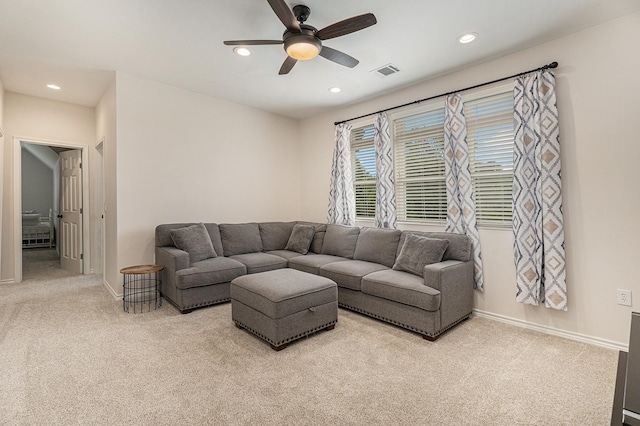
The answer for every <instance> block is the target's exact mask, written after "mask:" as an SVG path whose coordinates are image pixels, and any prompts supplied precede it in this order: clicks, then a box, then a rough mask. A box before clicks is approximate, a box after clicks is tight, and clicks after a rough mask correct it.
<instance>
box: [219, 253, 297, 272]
mask: <svg viewBox="0 0 640 426" xmlns="http://www.w3.org/2000/svg"><path fill="white" fill-rule="evenodd" d="M231 259H233V260H237V261H238V262H240V263H242V264H243V265H245V266H246V267H247V274H257V273H258V272H265V271H272V270H274V269H282V268H286V267H287V259H284V258H282V257H280V256H276V255H273V254H268V253H246V254H236V255H234V256H231Z"/></svg>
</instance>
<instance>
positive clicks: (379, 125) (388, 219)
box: [373, 112, 396, 229]
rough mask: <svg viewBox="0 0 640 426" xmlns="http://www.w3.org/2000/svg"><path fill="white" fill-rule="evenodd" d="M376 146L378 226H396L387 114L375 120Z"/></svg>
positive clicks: (393, 227)
mask: <svg viewBox="0 0 640 426" xmlns="http://www.w3.org/2000/svg"><path fill="white" fill-rule="evenodd" d="M373 128H374V131H375V133H374V137H373V140H374V145H375V148H376V175H377V179H376V227H377V228H392V229H395V227H396V193H395V188H394V184H393V150H392V148H391V135H390V134H389V120H388V119H387V114H385V113H384V112H381V113H380V114H377V115H376V117H375V120H374V122H373Z"/></svg>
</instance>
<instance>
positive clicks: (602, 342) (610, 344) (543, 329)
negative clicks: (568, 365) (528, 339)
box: [473, 309, 629, 351]
mask: <svg viewBox="0 0 640 426" xmlns="http://www.w3.org/2000/svg"><path fill="white" fill-rule="evenodd" d="M473 314H474V315H477V316H478V317H481V318H487V319H490V320H493V321H498V322H502V323H506V324H510V325H515V326H516V327H522V328H526V329H527V330H533V331H538V332H540V333H544V334H550V335H552V336H557V337H562V338H565V339H568V340H574V341H576V342H580V343H588V344H590V345H595V346H600V347H603V348H606V349H613V350H616V351H629V346H628V345H625V344H624V343H620V342H614V341H612V340H607V339H600V338H598V337H593V336H587V335H585V334H580V333H575V332H573V331H566V330H561V329H559V328H555V327H549V326H547V325H540V324H534V323H530V322H528V321H525V320H520V319H516V318H511V317H507V316H504V315H499V314H494V313H492V312H486V311H481V310H478V309H474V310H473Z"/></svg>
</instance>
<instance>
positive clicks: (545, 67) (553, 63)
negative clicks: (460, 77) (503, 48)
mask: <svg viewBox="0 0 640 426" xmlns="http://www.w3.org/2000/svg"><path fill="white" fill-rule="evenodd" d="M557 67H558V63H557V62H555V61H554V62H551V63H550V64H547V65H544V66H541V67H539V68H536V69H534V70H529V71H523V72H520V73H518V74H514V75H510V76H509V77H502V78H499V79H497V80H493V81H488V82H486V83H480V84H476V85H475V86H470V87H465V88H464V89H459V90H454V91H452V92H447V93H443V94H441V95H436V96H430V97H428V98H424V99H419V100H417V101H413V102H407V103H406V104H402V105H397V106H394V107H391V108H386V109H381V110H380V111H376V112H370V113H369V114H364V115H360V116H358V117H353V118H349V119H346V120H342V121H336V122H335V123H333V124H334V125H336V126H337V125H338V124H343V123H346V122H347V121H353V120H358V119H360V118H364V117H369V116H371V115H376V114H380V113H381V112H387V111H392V110H394V109H398V108H403V107H406V106H408V105H413V104H419V103H420V102H425V101H430V100H432V99H437V98H441V97H443V96H449V95H453V94H454V93H458V92H464V91H466V90H471V89H477V88H478V87H482V86H488V85H489V84H493V83H498V82H500V81H504V80H509V79H511V78H516V77H520V76H521V75H525V74H529V73H531V72H536V71H544V70H546V69H549V68H557Z"/></svg>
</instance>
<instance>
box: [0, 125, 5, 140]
mask: <svg viewBox="0 0 640 426" xmlns="http://www.w3.org/2000/svg"><path fill="white" fill-rule="evenodd" d="M3 136H4V133H3V132H2V127H0V138H1V137H3Z"/></svg>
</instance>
